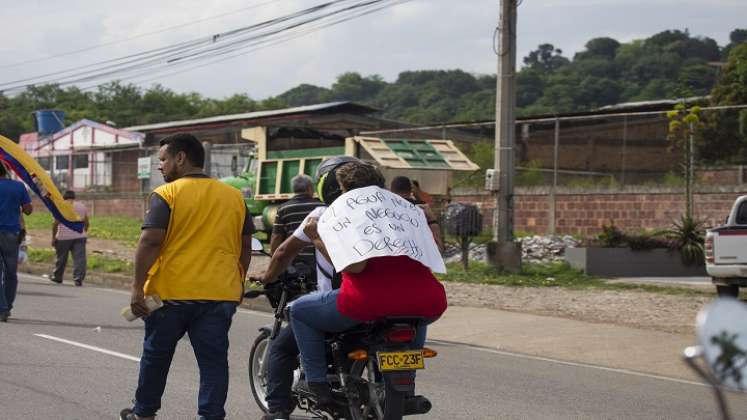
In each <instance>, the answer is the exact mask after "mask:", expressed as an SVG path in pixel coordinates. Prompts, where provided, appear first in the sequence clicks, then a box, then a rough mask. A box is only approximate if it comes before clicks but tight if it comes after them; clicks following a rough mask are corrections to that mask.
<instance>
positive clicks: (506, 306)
mask: <svg viewBox="0 0 747 420" xmlns="http://www.w3.org/2000/svg"><path fill="white" fill-rule="evenodd" d="M29 241H30V245H31V246H34V247H39V248H49V247H51V246H52V245H51V232H50V230H48V229H34V230H31V231H30V232H29ZM87 248H88V252H89V253H94V254H99V255H104V256H108V257H112V258H121V259H125V260H132V259H133V254H134V251H135V247H134V246H133V245H129V244H127V243H124V242H120V241H116V240H110V239H98V238H89V239H88V246H87ZM268 263H269V258H267V257H264V256H257V255H255V256H254V257H253V258H252V264H251V268H250V270H249V271H250V275H251V274H256V273H260V272H262V271H264V270H265V269H266V268H267V264H268ZM444 286H445V287H446V293H447V295H448V299H449V304H450V305H453V306H469V307H482V308H491V309H500V310H505V311H514V312H526V313H532V314H536V315H546V316H555V317H562V318H569V319H576V320H580V321H587V322H595V323H604V324H616V325H626V326H630V327H634V328H642V329H650V330H657V331H665V332H672V333H685V334H689V333H692V332H693V326H694V323H695V316H696V315H697V313H698V311H699V310H700V309H701V308H702V307H703V305H705V304H706V303H708V302H709V301H710V300H711V299H712V298H709V297H706V296H680V295H666V294H663V293H651V292H645V291H638V290H596V289H584V290H569V289H561V288H549V287H545V288H540V287H537V288H532V287H506V286H493V285H483V284H466V283H452V282H447V283H444Z"/></svg>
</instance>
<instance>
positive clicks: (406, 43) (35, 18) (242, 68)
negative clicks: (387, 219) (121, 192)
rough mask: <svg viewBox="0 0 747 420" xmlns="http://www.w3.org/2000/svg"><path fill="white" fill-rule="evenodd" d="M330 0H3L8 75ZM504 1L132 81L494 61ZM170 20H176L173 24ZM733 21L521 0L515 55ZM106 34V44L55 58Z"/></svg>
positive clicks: (390, 12)
mask: <svg viewBox="0 0 747 420" xmlns="http://www.w3.org/2000/svg"><path fill="white" fill-rule="evenodd" d="M323 1H325V0H243V1H242V0H213V1H204V0H157V1H154V0H128V1H126V2H123V1H111V0H98V1H94V0H66V1H64V2H61V1H56V0H25V1H23V2H18V1H11V0H0V7H2V10H3V12H2V16H3V18H4V19H3V21H4V22H3V26H4V27H3V29H4V31H3V32H4V33H3V37H2V40H0V57H2V60H0V84H2V83H5V82H11V81H14V80H18V79H23V78H26V77H30V76H36V75H39V74H47V73H52V74H54V73H55V72H58V71H61V70H64V69H68V68H71V67H76V66H81V65H85V64H89V63H93V62H98V61H103V60H107V59H111V58H115V57H121V56H125V55H128V54H133V53H138V52H142V51H146V50H150V49H153V48H158V47H163V46H167V45H171V44H175V43H178V42H183V41H188V40H192V39H195V38H198V37H203V36H210V35H213V34H216V33H222V32H225V31H228V30H231V29H235V28H239V27H242V26H247V25H251V24H254V23H258V22H261V21H264V20H267V19H271V18H275V17H278V16H282V15H285V14H288V13H292V12H294V11H298V10H301V9H304V8H307V7H311V6H314V5H317V4H320V3H322V2H323ZM499 3H500V2H499V1H498V0H491V1H487V0H412V1H409V2H405V3H403V4H399V5H396V6H394V7H392V8H388V9H386V10H384V11H380V12H377V13H375V14H371V15H367V16H363V17H360V18H358V19H355V20H351V21H348V22H345V23H342V24H340V25H338V26H333V27H329V28H325V29H323V30H321V31H318V32H315V33H311V34H308V35H305V36H303V37H299V38H297V39H293V40H290V41H287V42H284V43H280V44H276V45H272V46H269V47H267V48H264V49H259V50H256V51H252V52H249V53H247V54H245V55H242V56H239V57H236V58H233V59H230V60H226V61H223V62H220V63H217V64H213V65H210V66H205V67H202V68H197V69H194V70H191V71H188V72H183V73H180V74H174V75H169V76H164V77H162V78H160V79H157V80H154V79H155V78H156V77H158V76H159V75H157V74H152V75H146V76H141V77H140V78H139V79H134V80H133V81H132V82H135V83H137V84H138V86H140V87H142V88H144V89H145V88H148V87H151V86H152V85H153V84H154V83H160V84H162V85H163V86H165V87H167V88H170V89H172V90H174V91H176V92H179V93H187V92H198V93H200V94H202V95H203V96H207V97H212V98H224V97H227V96H230V95H233V94H237V93H238V94H247V95H249V96H250V97H252V98H254V99H264V98H267V97H270V96H274V95H278V94H280V93H282V92H284V91H286V90H288V89H290V88H293V87H295V86H297V85H299V84H301V83H309V84H314V85H317V86H326V87H329V86H330V85H331V84H332V83H334V81H335V79H336V77H337V76H338V75H340V74H342V73H345V72H358V73H360V74H362V75H364V76H368V75H373V74H377V75H380V76H382V77H383V78H384V80H387V81H390V82H392V81H394V80H396V78H397V75H398V74H399V73H400V72H402V71H405V70H432V69H462V70H464V71H467V72H471V73H479V74H488V73H495V69H496V64H497V57H496V55H495V53H494V52H493V33H494V30H495V27H496V25H497V23H498V15H499ZM172 27H177V28H176V29H171V30H164V29H167V28H172ZM735 28H747V0H708V1H702V0H647V1H639V0H523V1H522V3H521V4H520V5H519V8H518V28H517V61H518V64H519V65H520V64H521V58H522V57H524V56H526V55H527V53H528V52H529V51H531V50H532V49H534V48H536V47H537V45H539V44H542V43H551V44H553V45H555V46H556V47H557V48H560V49H562V50H563V54H564V55H566V56H568V57H572V56H573V53H575V52H577V51H581V50H583V49H584V44H585V43H586V41H588V40H589V39H591V38H594V37H601V36H607V37H612V38H615V39H617V40H618V41H621V42H627V41H631V40H634V39H640V38H646V37H648V36H650V35H653V34H655V33H657V32H660V31H663V30H667V29H680V30H684V29H688V30H689V31H690V33H691V34H692V35H695V36H707V37H711V38H713V39H715V40H716V41H717V42H718V44H719V45H721V46H723V45H725V44H727V43H728V42H729V41H728V38H729V32H731V31H732V30H733V29H735ZM154 32H155V33H154ZM144 34H150V35H144ZM133 37H136V38H134V39H130V40H127V41H122V40H126V39H129V38H133ZM120 41H122V42H120ZM102 44H108V45H105V46H103V47H99V48H95V49H90V50H88V51H85V52H83V53H77V54H70V55H65V56H62V57H58V58H53V59H47V58H48V57H49V56H51V55H57V54H61V53H66V52H69V51H74V50H79V49H86V48H88V47H92V46H98V45H102ZM27 61H32V62H27ZM23 62H26V63H25V64H18V63H23ZM95 84H96V83H93V82H89V83H84V84H81V85H79V87H81V88H86V87H89V86H93V85H95ZM0 86H1V85H0ZM1 88H2V87H0V89H1Z"/></svg>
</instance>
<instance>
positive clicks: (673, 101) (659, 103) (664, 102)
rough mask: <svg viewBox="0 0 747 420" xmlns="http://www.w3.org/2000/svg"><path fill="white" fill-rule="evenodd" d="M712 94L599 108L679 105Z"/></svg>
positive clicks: (606, 109)
mask: <svg viewBox="0 0 747 420" xmlns="http://www.w3.org/2000/svg"><path fill="white" fill-rule="evenodd" d="M709 98H710V96H691V97H689V98H684V99H683V98H680V99H656V100H652V101H638V102H622V103H619V104H613V105H607V106H603V107H601V108H597V110H598V111H610V110H616V111H618V110H623V109H630V108H647V107H658V106H663V105H667V106H669V105H671V106H674V105H677V104H679V103H681V102H683V101H684V102H685V103H688V104H689V103H693V102H700V101H705V100H707V99H709Z"/></svg>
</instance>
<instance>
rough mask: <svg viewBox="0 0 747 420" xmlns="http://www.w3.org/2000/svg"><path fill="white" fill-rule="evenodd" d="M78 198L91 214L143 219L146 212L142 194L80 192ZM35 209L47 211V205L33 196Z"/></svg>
mask: <svg viewBox="0 0 747 420" xmlns="http://www.w3.org/2000/svg"><path fill="white" fill-rule="evenodd" d="M78 199H79V200H80V201H82V202H83V203H84V204H85V205H86V207H87V208H88V211H89V212H90V214H91V216H122V217H133V218H137V219H142V217H143V214H144V212H145V209H144V204H145V199H146V196H143V195H141V194H107V195H105V196H104V195H92V194H85V193H78ZM33 205H34V210H35V211H46V207H45V206H44V204H42V202H41V201H40V200H39V199H38V198H37V197H35V196H34V197H33Z"/></svg>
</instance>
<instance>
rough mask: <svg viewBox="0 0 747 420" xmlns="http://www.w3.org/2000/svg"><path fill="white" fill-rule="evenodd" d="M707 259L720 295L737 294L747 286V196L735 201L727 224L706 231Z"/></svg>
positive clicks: (707, 264) (709, 273) (707, 266)
mask: <svg viewBox="0 0 747 420" xmlns="http://www.w3.org/2000/svg"><path fill="white" fill-rule="evenodd" d="M705 259H706V271H707V272H708V275H709V276H711V279H712V281H713V284H715V285H716V291H717V292H718V294H719V296H733V297H737V296H738V295H739V288H740V287H747V195H743V196H741V197H739V198H737V199H736V201H734V205H733V206H732V208H731V211H730V212H729V216H728V217H727V218H726V222H725V223H724V225H722V226H719V227H716V228H713V229H710V230H708V231H707V232H706V238H705Z"/></svg>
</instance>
